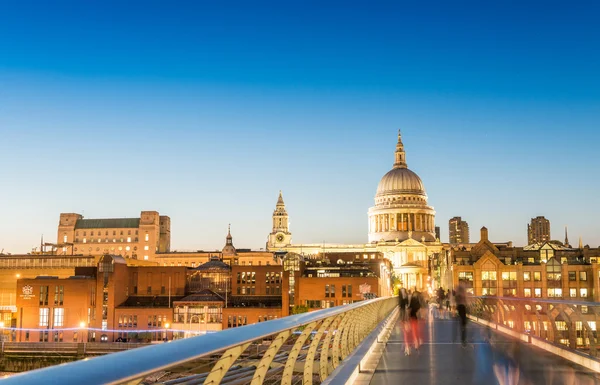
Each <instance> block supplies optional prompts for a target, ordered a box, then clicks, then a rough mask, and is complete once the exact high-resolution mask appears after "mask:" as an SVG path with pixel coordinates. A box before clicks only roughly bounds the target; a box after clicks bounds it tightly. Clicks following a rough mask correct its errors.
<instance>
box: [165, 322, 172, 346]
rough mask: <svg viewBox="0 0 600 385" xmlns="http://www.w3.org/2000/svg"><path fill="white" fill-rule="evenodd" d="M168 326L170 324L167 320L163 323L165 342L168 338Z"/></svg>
mask: <svg viewBox="0 0 600 385" xmlns="http://www.w3.org/2000/svg"><path fill="white" fill-rule="evenodd" d="M169 326H171V325H170V324H169V323H168V322H167V323H165V342H166V341H168V340H169Z"/></svg>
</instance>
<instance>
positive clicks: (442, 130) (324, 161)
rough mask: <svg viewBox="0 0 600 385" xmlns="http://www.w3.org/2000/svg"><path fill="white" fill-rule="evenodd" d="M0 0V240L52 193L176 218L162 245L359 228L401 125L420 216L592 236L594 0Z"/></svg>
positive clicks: (246, 243)
mask: <svg viewBox="0 0 600 385" xmlns="http://www.w3.org/2000/svg"><path fill="white" fill-rule="evenodd" d="M120 3H122V2H109V1H89V2H78V1H77V2H75V1H74V2H67V1H57V2H52V3H42V2H37V1H36V2H26V1H19V2H16V1H13V2H3V3H1V4H0V183H1V186H2V188H1V189H0V249H1V248H4V249H5V250H6V251H9V252H13V253H17V252H27V251H29V250H30V249H31V248H32V247H34V246H35V245H36V244H37V243H38V242H39V237H40V235H41V234H44V235H45V238H46V240H54V239H55V238H56V228H57V223H58V215H59V213H60V212H78V213H83V214H84V215H85V216H86V217H89V218H94V217H125V216H126V217H135V216H138V215H139V212H140V211H141V210H157V211H159V212H160V213H161V214H165V215H169V216H170V217H171V220H172V229H171V230H172V246H173V248H175V249H215V248H220V247H222V245H223V243H224V237H225V234H226V231H227V224H228V223H231V224H232V232H233V235H234V244H235V245H236V246H238V247H252V248H261V247H264V244H265V241H266V237H267V234H268V233H269V231H270V229H271V213H272V211H273V209H274V205H275V202H276V200H277V194H278V191H279V190H280V189H281V190H283V192H284V198H285V200H286V203H287V206H288V212H289V214H290V221H291V230H292V232H293V239H294V242H352V243H361V242H366V240H367V210H368V208H369V207H370V206H371V205H373V197H374V194H375V190H376V188H377V183H378V181H379V179H380V178H381V176H383V175H384V174H385V173H386V172H387V171H388V170H389V169H390V168H391V166H392V163H393V151H394V147H395V140H396V130H397V129H398V128H400V129H402V132H403V137H404V143H405V147H406V150H407V160H408V164H409V167H410V168H411V169H413V170H414V171H415V172H417V173H418V174H419V175H420V176H421V178H422V179H423V181H424V183H425V187H426V188H427V192H428V195H429V202H430V204H431V205H432V206H434V207H435V209H436V211H437V217H436V222H437V224H438V225H439V226H441V228H442V240H443V241H446V240H447V233H448V230H447V227H448V226H447V222H448V219H449V218H451V217H452V216H455V215H461V216H462V217H463V219H465V220H467V221H468V222H469V224H470V227H471V234H472V236H471V239H472V240H478V239H479V235H478V229H479V228H480V227H481V226H483V225H485V226H486V227H488V228H489V230H490V237H491V239H492V240H493V241H506V240H512V241H514V242H515V243H516V244H519V245H521V244H524V243H525V240H526V224H527V222H528V221H529V219H530V218H531V217H535V216H538V215H545V216H546V217H547V218H548V219H550V221H551V225H552V236H553V238H557V239H562V238H563V233H564V225H569V235H570V240H571V243H573V244H577V241H578V238H579V236H581V237H583V241H584V243H586V244H590V245H591V246H594V247H597V246H600V229H599V226H598V224H597V218H598V217H600V205H599V202H598V191H599V190H600V178H599V176H600V171H598V170H599V168H600V157H598V156H597V150H598V142H599V140H600V127H599V124H600V75H599V71H598V68H600V50H598V42H599V41H600V25H599V24H598V23H597V20H596V19H597V15H598V14H600V13H599V12H600V4H598V3H597V2H592V1H589V2H583V1H582V2H577V3H574V4H573V3H571V4H566V3H564V2H558V1H544V2H516V1H515V2H512V1H503V2H497V3H495V4H488V3H492V2H485V4H484V3H483V2H475V1H473V2H467V1H459V2H451V3H450V2H428V3H427V4H417V3H415V2H399V1H390V2H362V3H359V2H347V1H346V2H327V4H326V5H324V4H323V2H285V3H284V4H282V3H280V2H272V3H269V2H238V3H235V2H210V3H209V2H192V1H190V2H158V1H154V2H153V1H143V2H141V1H140V2H136V1H130V2H127V4H120Z"/></svg>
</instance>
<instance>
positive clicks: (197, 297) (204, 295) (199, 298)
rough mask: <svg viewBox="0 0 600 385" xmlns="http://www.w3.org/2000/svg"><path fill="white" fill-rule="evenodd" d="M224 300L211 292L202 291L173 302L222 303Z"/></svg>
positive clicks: (207, 290)
mask: <svg viewBox="0 0 600 385" xmlns="http://www.w3.org/2000/svg"><path fill="white" fill-rule="evenodd" d="M223 301H224V298H223V297H221V296H220V295H219V294H217V293H215V292H214V291H212V290H209V289H204V290H202V291H200V292H198V293H194V294H190V295H188V296H186V297H184V298H182V299H180V300H178V301H175V302H223Z"/></svg>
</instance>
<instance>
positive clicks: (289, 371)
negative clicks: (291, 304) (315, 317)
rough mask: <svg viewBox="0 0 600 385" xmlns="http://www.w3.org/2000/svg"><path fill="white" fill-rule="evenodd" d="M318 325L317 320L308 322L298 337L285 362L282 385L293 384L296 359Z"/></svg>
mask: <svg viewBox="0 0 600 385" xmlns="http://www.w3.org/2000/svg"><path fill="white" fill-rule="evenodd" d="M316 326H317V323H316V322H313V323H311V324H308V325H307V326H306V327H305V328H304V330H303V331H302V334H301V335H300V336H299V337H298V339H297V340H296V342H295V343H294V346H293V347H292V350H291V351H290V354H289V355H288V359H287V361H286V362H285V368H284V369H283V376H282V377H281V384H282V385H291V384H292V376H293V375H294V367H295V366H296V360H297V359H298V354H300V351H301V350H302V347H303V346H304V342H305V341H306V339H307V338H308V336H309V335H310V334H311V333H312V331H313V330H314V329H315V327H316Z"/></svg>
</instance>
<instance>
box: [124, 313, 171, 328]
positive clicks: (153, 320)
mask: <svg viewBox="0 0 600 385" xmlns="http://www.w3.org/2000/svg"><path fill="white" fill-rule="evenodd" d="M127 324H128V325H129V323H127ZM166 324H167V316H166V315H149V316H148V327H149V328H161V327H163V326H166Z"/></svg>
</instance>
